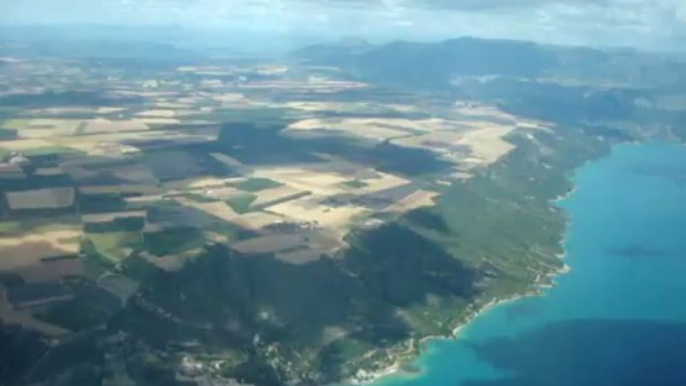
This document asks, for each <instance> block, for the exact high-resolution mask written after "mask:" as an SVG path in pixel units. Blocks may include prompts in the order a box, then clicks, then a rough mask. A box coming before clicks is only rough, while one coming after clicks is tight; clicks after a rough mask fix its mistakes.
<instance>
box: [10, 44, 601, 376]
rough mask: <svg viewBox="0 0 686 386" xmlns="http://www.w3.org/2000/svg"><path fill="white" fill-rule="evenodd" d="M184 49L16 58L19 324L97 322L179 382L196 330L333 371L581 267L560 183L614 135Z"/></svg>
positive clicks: (291, 369)
mask: <svg viewBox="0 0 686 386" xmlns="http://www.w3.org/2000/svg"><path fill="white" fill-rule="evenodd" d="M176 60H178V59H169V58H167V57H161V58H160V61H159V62H156V63H154V64H150V66H148V65H143V64H134V63H128V64H127V65H122V63H120V62H119V61H116V60H112V61H110V60H103V61H102V62H100V61H98V62H97V65H95V63H94V62H92V61H91V60H89V59H86V58H81V59H74V60H70V61H65V60H63V59H59V58H36V59H32V60H30V61H26V62H18V63H14V64H6V65H3V66H1V67H0V79H2V80H7V81H8V83H10V84H9V86H8V88H7V90H3V91H2V95H0V112H1V113H2V115H0V295H1V296H0V327H1V326H3V325H5V324H12V325H17V324H18V325H20V326H21V327H22V328H25V329H27V330H31V331H32V332H35V333H36V334H38V336H41V337H42V336H49V337H67V338H72V337H83V339H84V340H85V341H88V339H93V341H88V342H89V344H90V342H97V344H93V347H96V349H97V350H101V349H102V350H105V351H106V355H105V354H103V357H106V358H107V359H106V360H104V361H103V362H106V363H107V364H106V365H103V366H105V367H107V369H106V370H103V371H100V370H102V369H100V370H98V371H96V372H94V374H96V373H97V374H103V377H105V378H107V379H108V382H110V383H109V384H115V383H117V382H113V381H112V380H113V379H115V378H116V380H121V379H123V380H128V379H133V378H136V377H138V378H137V380H136V381H137V383H141V384H142V383H145V382H146V381H144V380H142V378H144V377H146V376H148V375H150V374H152V375H155V376H157V374H163V377H167V376H168V377H169V378H164V379H165V380H167V379H169V380H170V382H169V384H173V383H175V382H176V381H178V380H179V379H177V378H176V377H177V376H179V372H177V371H176V368H175V367H174V366H177V365H178V363H177V359H178V358H191V357H192V358H196V354H198V355H197V358H200V359H197V358H196V359H180V361H182V362H181V363H186V362H189V361H191V362H192V361H193V360H197V361H206V362H207V363H210V362H211V361H213V360H215V359H216V366H217V368H218V369H220V370H217V374H220V373H221V374H220V375H221V376H224V375H227V374H228V375H230V376H231V377H234V378H237V379H244V380H245V381H246V382H247V383H251V384H265V385H267V384H269V385H281V384H283V383H279V382H281V381H282V380H289V382H290V381H291V380H294V381H293V382H291V383H288V384H310V383H312V384H333V383H335V382H336V381H338V380H340V379H339V378H340V375H342V374H343V375H345V374H348V375H349V374H354V373H355V371H357V370H358V369H362V368H365V365H367V364H372V365H375V363H376V362H375V361H376V359H374V358H377V357H378V358H391V357H392V356H393V355H392V354H389V353H396V352H397V351H394V350H396V349H398V347H401V348H402V350H401V351H402V352H407V353H411V352H412V350H413V349H412V347H416V346H415V343H416V342H417V341H419V340H420V339H421V338H423V337H425V336H427V335H440V334H445V333H446V331H450V330H451V327H453V326H455V325H457V324H459V322H460V321H461V320H463V318H465V317H466V316H467V315H469V313H470V312H472V308H469V307H472V306H473V305H474V304H477V302H486V301H489V300H492V299H493V298H495V297H496V296H500V295H502V294H512V293H518V292H521V291H524V290H526V289H528V287H527V285H528V284H527V283H529V282H530V281H531V280H533V278H534V277H536V275H539V276H544V275H546V274H548V273H550V272H551V271H552V270H555V269H557V268H559V267H558V265H559V262H558V261H557V260H553V259H552V258H549V256H554V254H555V253H557V252H559V251H558V249H557V247H558V241H559V240H558V238H557V236H558V234H559V230H560V229H561V228H562V222H563V219H562V218H561V216H560V215H559V213H558V212H556V211H554V210H551V209H550V207H549V206H548V200H549V199H551V197H557V196H558V195H559V194H561V193H564V191H565V189H566V188H568V186H567V184H566V180H565V177H564V176H566V175H567V174H568V172H569V170H571V169H573V166H574V165H576V164H578V163H579V162H581V161H583V159H585V157H591V156H595V155H596V154H600V153H602V152H603V151H604V150H605V147H604V146H605V145H604V143H603V142H602V141H600V140H596V139H595V137H593V136H591V135H586V134H580V133H578V132H565V131H562V130H558V128H557V126H556V123H553V122H552V121H550V122H549V121H547V120H545V119H543V118H540V117H539V118H537V119H534V118H530V117H525V116H524V114H522V116H520V115H518V114H516V113H514V112H513V109H508V108H506V107H507V106H505V105H503V104H502V103H501V100H499V99H497V98H492V99H488V98H481V100H471V98H468V93H467V92H465V94H458V93H445V94H440V95H437V96H430V95H427V94H426V93H423V92H419V91H412V90H410V89H406V88H398V89H394V88H390V87H388V86H387V85H385V84H375V83H374V82H373V80H370V79H364V78H363V77H362V76H361V75H360V74H351V73H345V72H344V70H343V69H342V68H339V67H337V66H315V65H312V64H309V63H304V62H303V63H300V62H298V61H297V60H293V61H288V62H287V63H288V64H283V63H267V62H264V61H263V60H250V61H241V60H234V59H231V58H221V59H216V61H213V60H214V59H210V58H208V59H206V60H207V61H205V59H203V60H202V61H198V62H199V63H200V62H201V63H202V64H198V63H193V61H194V60H195V59H194V58H192V57H190V58H184V60H179V62H178V63H177V62H176ZM15 74H20V75H17V76H16V77H15ZM358 75H360V76H358ZM46 84H50V85H54V89H50V90H48V89H47V88H46V86H45V85H46ZM457 95H460V97H459V98H465V100H456V99H457V98H458V96H457ZM558 153H563V154H564V158H562V157H557V156H556V155H557V154H558ZM577 154H579V157H578V158H575V157H576V155H577ZM581 155H584V157H581ZM582 158H583V159H582ZM569 160H571V161H569ZM567 161H569V162H567ZM544 165H545V166H544ZM531 170H536V171H537V172H539V173H540V174H541V175H544V176H545V178H546V179H545V181H543V182H540V184H539V182H538V181H534V180H531V179H529V178H528V176H529V173H530V172H531ZM537 184H539V185H537ZM524 191H527V192H530V191H533V192H532V193H531V194H530V197H531V198H530V199H527V200H519V197H521V196H522V194H521V192H524ZM527 197H528V196H527ZM500 213H507V214H509V215H511V216H512V217H513V218H517V219H519V220H520V223H521V224H524V225H522V226H517V227H514V226H513V225H512V224H510V223H505V222H502V221H499V219H500V218H501V217H500V216H499V214H500ZM477 228H478V229H477ZM483 229H495V230H497V231H498V233H497V234H496V235H495V236H493V235H490V234H487V232H484V231H483ZM512 235H516V236H517V237H514V236H512ZM533 250H535V251H534V252H532V251H533ZM527 259H528V260H527ZM484 278H486V279H484ZM478 304H481V303H478ZM312 310H317V312H315V313H313V312H312ZM113 331H116V332H113ZM119 332H121V334H120V333H119ZM79 333H83V334H79ZM101 337H102V338H101ZM64 342H67V343H69V344H72V343H71V342H70V341H69V339H65V340H64ZM56 344H57V343H56ZM60 344H61V343H60ZM73 344H75V345H78V344H80V343H79V341H77V342H75V343H73ZM406 344H407V345H409V346H404V345H406ZM58 347H61V346H59V344H58ZM206 347H212V348H211V349H207V351H206V352H205V351H203V350H205V348H206ZM407 347H410V349H408V348H407ZM132 348H135V350H134V349H132ZM373 348H376V350H374V351H372V349H373ZM139 349H140V355H139V356H134V357H128V358H126V359H122V360H120V359H117V358H119V356H122V357H123V356H125V355H128V354H127V353H129V352H133V351H136V350H139ZM77 351H78V350H77ZM85 352H87V350H85ZM136 352H139V351H136ZM136 355H138V354H136ZM208 358H209V359H208ZM360 358H366V359H360ZM370 358H371V359H370ZM183 361H185V362H183ZM115 362H116V366H115V365H112V366H110V364H111V363H115ZM362 362H364V363H362ZM130 363H135V364H136V366H129V364H130ZM108 366H110V367H108ZM212 366H214V364H213V365H212ZM115 367H116V368H117V369H118V370H117V374H119V375H121V377H120V376H119V375H117V376H116V377H115V376H112V373H113V372H114V371H112V369H113V368H115ZM133 368H135V369H134V370H135V371H134V370H131V369H133ZM255 369H257V370H255ZM331 369H335V371H336V372H337V373H336V374H329V373H327V372H328V371H330V370H331ZM331 371H333V370H331ZM120 373H121V374H120ZM272 373H273V374H272ZM122 374H123V375H122ZM141 374H144V375H141ZM169 374H171V375H169ZM265 374H266V375H265ZM215 375H216V374H215ZM272 375H273V377H272V378H269V379H267V378H268V377H271V376H272ZM261 377H266V378H261ZM337 377H338V378H337ZM65 379H67V378H65ZM183 380H184V382H185V380H188V378H183ZM265 380H266V382H265ZM206 381H207V384H214V383H217V382H214V379H213V378H207V379H206ZM65 382H66V381H65ZM0 383H2V380H1V379H0ZM34 383H35V384H38V383H39V382H32V383H31V384H34ZM104 383H105V382H104V381H103V384H104ZM124 383H125V382H122V384H124ZM27 384H29V383H27ZM217 384H219V383H217Z"/></svg>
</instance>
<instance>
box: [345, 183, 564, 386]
mask: <svg viewBox="0 0 686 386" xmlns="http://www.w3.org/2000/svg"><path fill="white" fill-rule="evenodd" d="M576 189H577V187H576V185H574V186H572V187H571V188H570V189H568V190H567V192H565V193H563V194H561V195H559V196H558V197H556V198H554V199H552V200H551V201H550V202H551V204H553V205H554V204H555V203H558V202H561V201H564V200H566V199H567V198H569V197H570V196H571V195H572V194H574V192H576ZM558 208H559V207H558ZM569 222H570V219H569V218H567V220H566V225H565V234H564V235H563V237H562V238H561V239H560V247H561V249H562V252H559V253H557V254H555V257H557V258H559V259H560V260H564V258H565V257H566V255H567V252H566V250H565V249H564V245H565V244H566V242H567V235H566V229H568V228H569ZM571 270H572V268H571V267H570V266H569V265H567V264H565V263H563V264H562V266H561V267H559V268H558V269H555V270H553V271H551V272H548V273H546V274H541V275H538V276H537V277H536V278H535V279H534V281H533V282H532V283H531V286H532V288H531V289H529V290H527V291H525V292H523V293H515V294H513V295H511V296H508V297H505V298H502V299H498V298H494V299H491V300H490V301H489V302H487V303H485V304H483V305H481V306H478V305H477V306H476V307H478V308H477V309H476V310H474V311H472V312H471V313H470V314H468V315H467V317H466V318H465V319H464V321H462V322H461V323H460V324H459V325H457V326H456V327H455V328H454V329H453V330H452V332H451V333H450V335H448V336H441V335H428V336H425V337H423V338H421V339H419V341H418V345H417V347H421V346H422V344H426V343H427V342H430V341H432V340H453V339H459V334H460V331H462V330H463V329H464V328H465V327H467V326H468V325H469V324H470V323H472V322H473V321H474V320H476V319H477V318H478V317H479V316H481V315H482V314H484V313H485V312H487V311H490V310H492V309H494V308H496V307H498V306H501V305H504V304H507V303H511V302H515V301H517V300H520V299H523V298H526V297H531V296H541V295H543V290H547V289H551V288H555V286H556V282H555V280H554V279H555V278H556V277H558V276H560V275H564V274H567V273H569V272H570V271H571ZM474 304H475V305H476V304H477V303H474ZM420 355H421V354H420ZM417 357H418V356H415V357H414V359H416V358H417ZM404 364H405V362H402V361H399V360H398V361H395V362H394V363H393V364H391V365H390V366H387V367H384V368H382V369H380V370H376V371H366V370H362V369H360V370H359V371H358V373H357V374H356V375H355V376H353V377H351V378H349V379H346V380H344V381H343V382H342V383H341V384H343V385H366V384H370V383H373V382H375V381H378V380H379V379H381V378H384V377H387V376H392V375H401V374H407V375H408V376H412V375H417V374H418V373H414V372H413V373H410V372H407V371H405V370H404V369H403V365H404Z"/></svg>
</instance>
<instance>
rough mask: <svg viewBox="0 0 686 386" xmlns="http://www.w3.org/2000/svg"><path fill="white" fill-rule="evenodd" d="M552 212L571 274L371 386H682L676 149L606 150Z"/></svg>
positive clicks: (685, 246) (683, 290)
mask: <svg viewBox="0 0 686 386" xmlns="http://www.w3.org/2000/svg"><path fill="white" fill-rule="evenodd" d="M575 182H576V185H577V189H576V190H575V192H574V193H573V194H572V195H571V196H570V197H569V198H567V199H566V200H565V201H563V202H561V203H559V205H560V206H562V207H564V208H565V209H566V210H567V211H568V213H569V216H570V219H571V223H570V226H569V229H568V231H567V232H568V233H567V240H566V245H565V249H566V252H567V256H566V258H565V261H566V263H567V264H568V265H569V266H570V267H571V268H572V271H571V272H570V273H568V274H566V275H563V276H560V277H558V278H557V280H556V281H557V284H558V285H557V287H556V288H553V289H550V290H546V292H545V294H544V295H543V296H540V297H529V298H525V299H520V300H517V301H514V302H511V303H507V304H503V305H500V306H498V307H495V308H493V309H491V310H489V311H487V312H485V313H483V314H482V315H480V316H479V317H478V318H477V319H475V320H474V321H473V322H472V323H471V324H469V325H468V326H467V327H466V328H464V329H463V330H462V332H461V333H460V337H459V338H458V339H455V340H435V341H432V342H430V343H429V344H428V346H427V348H426V351H425V352H424V354H423V355H422V356H421V357H420V358H419V359H418V360H417V363H416V365H417V367H419V368H421V373H420V374H415V375H393V376H389V377H387V378H384V379H382V380H380V381H378V382H376V384H375V386H391V385H392V386H429V385H431V386H444V385H445V386H460V385H463V386H557V385H560V386H615V385H616V386H620V385H621V386H644V385H645V386H663V385H670V386H672V385H673V386H686V147H683V146H679V145H675V144H666V143H652V144H645V145H625V146H619V147H616V148H615V149H614V150H613V152H612V154H611V155H609V156H607V157H605V158H603V159H600V160H597V161H594V162H592V163H589V164H587V165H586V166H584V167H583V168H581V169H580V170H579V171H578V172H577V174H576V176H575Z"/></svg>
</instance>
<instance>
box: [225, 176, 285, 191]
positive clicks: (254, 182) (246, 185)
mask: <svg viewBox="0 0 686 386" xmlns="http://www.w3.org/2000/svg"><path fill="white" fill-rule="evenodd" d="M234 186H235V187H236V189H240V190H243V191H246V192H259V191H260V190H265V189H270V188H276V187H277V186H281V184H280V183H278V182H276V181H274V180H270V179H269V178H250V179H248V180H246V181H243V182H239V183H237V184H235V185H234Z"/></svg>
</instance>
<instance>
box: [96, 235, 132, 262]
mask: <svg viewBox="0 0 686 386" xmlns="http://www.w3.org/2000/svg"><path fill="white" fill-rule="evenodd" d="M86 237H87V239H88V240H89V241H90V243H91V245H92V247H93V250H92V251H90V252H95V253H96V254H97V255H98V256H99V257H101V258H102V259H103V262H104V263H109V264H118V263H120V262H122V261H123V260H125V259H126V258H127V257H129V253H130V252H131V251H135V250H139V249H140V248H141V246H142V237H141V234H140V233H137V232H108V233H88V234H87V235H86Z"/></svg>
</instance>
